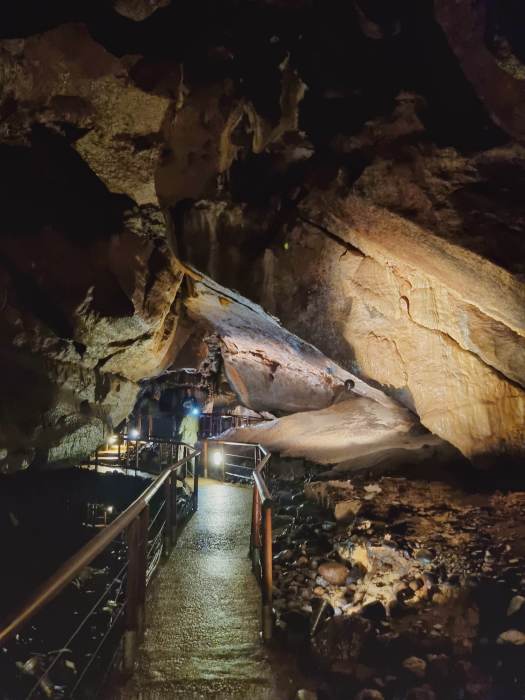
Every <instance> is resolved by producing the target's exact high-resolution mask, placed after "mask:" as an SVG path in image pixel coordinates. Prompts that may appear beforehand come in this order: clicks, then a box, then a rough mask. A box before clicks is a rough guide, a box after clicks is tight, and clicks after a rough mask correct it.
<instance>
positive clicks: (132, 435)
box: [129, 428, 140, 440]
mask: <svg viewBox="0 0 525 700" xmlns="http://www.w3.org/2000/svg"><path fill="white" fill-rule="evenodd" d="M139 435H140V433H139V431H138V430H137V428H131V430H130V431H129V436H130V438H132V439H133V440H135V439H136V438H138V436H139Z"/></svg>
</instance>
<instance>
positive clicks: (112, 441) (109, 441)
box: [108, 435, 117, 445]
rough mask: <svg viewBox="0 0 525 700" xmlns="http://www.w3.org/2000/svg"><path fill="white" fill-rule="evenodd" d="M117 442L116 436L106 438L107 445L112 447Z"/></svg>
mask: <svg viewBox="0 0 525 700" xmlns="http://www.w3.org/2000/svg"><path fill="white" fill-rule="evenodd" d="M116 442H117V436H116V435H110V436H109V437H108V444H109V445H114V444H115V443H116Z"/></svg>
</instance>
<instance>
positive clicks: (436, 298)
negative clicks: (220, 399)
mask: <svg viewBox="0 0 525 700" xmlns="http://www.w3.org/2000/svg"><path fill="white" fill-rule="evenodd" d="M0 12H1V16H0V19H1V20H2V21H1V26H2V35H3V37H4V38H3V39H2V41H1V42H0V76H1V78H0V110H1V115H2V121H1V125H0V150H1V156H2V157H1V158H0V167H1V168H2V182H4V183H5V184H4V186H3V188H2V190H1V200H2V212H3V217H2V221H1V222H0V280H1V283H0V305H1V308H2V316H1V319H0V323H1V326H2V327H1V332H2V346H1V354H2V358H3V368H4V369H3V373H2V375H3V391H2V402H1V421H0V423H1V431H2V435H1V444H0V449H1V450H2V452H1V453H0V459H2V460H3V461H2V463H1V464H2V470H3V471H6V470H12V469H16V468H20V467H22V466H26V465H27V464H30V463H38V462H39V461H42V462H45V461H49V462H55V461H60V460H61V459H63V458H64V457H72V458H74V457H75V456H77V455H79V456H80V455H82V454H86V453H87V452H89V450H90V449H92V448H93V447H94V446H95V445H96V444H98V442H100V441H101V440H102V439H103V436H104V434H105V433H106V432H107V431H108V430H110V429H111V426H112V425H117V424H118V423H119V422H120V421H121V420H122V419H123V418H124V417H125V416H126V415H127V414H128V413H129V411H130V410H131V408H132V406H133V404H134V401H135V397H136V395H137V391H138V384H137V382H139V380H142V379H145V378H148V377H153V376H157V375H159V374H160V373H162V372H163V371H164V370H165V369H167V368H169V367H171V366H172V365H173V362H174V361H175V358H176V356H177V354H178V352H179V351H180V350H181V348H183V347H184V345H185V343H186V341H187V340H188V335H189V334H191V333H192V332H193V330H194V329H193V323H194V322H195V323H197V324H200V323H201V322H202V318H197V317H198V316H199V314H198V313H197V312H196V310H195V308H193V311H192V309H191V305H192V303H193V302H192V298H193V297H192V295H191V294H189V293H188V291H187V289H186V286H185V285H184V284H183V283H182V280H183V276H184V267H183V266H181V265H180V262H179V261H183V262H191V263H192V264H193V265H194V266H195V267H196V268H197V269H198V270H201V271H202V272H205V273H207V274H209V275H210V276H211V277H212V278H213V279H215V280H217V281H218V282H219V283H221V284H223V285H224V286H225V287H227V288H230V289H232V288H233V289H239V291H240V292H241V293H242V294H244V295H245V296H247V297H249V298H251V299H253V300H254V301H256V302H259V303H261V304H262V306H263V307H264V308H265V309H266V310H267V311H269V312H270V313H274V314H276V315H277V316H279V317H280V318H281V319H282V321H283V323H284V325H285V326H286V327H287V328H288V329H289V330H290V331H292V332H293V333H296V334H297V335H298V336H300V337H301V338H304V339H305V340H306V341H307V342H311V343H313V344H314V345H316V346H317V347H318V348H320V350H321V351H322V352H323V353H324V354H325V355H326V356H327V357H329V358H330V361H329V362H328V364H329V363H330V362H332V361H333V362H335V363H338V364H339V365H340V366H341V368H342V369H341V370H337V371H338V372H344V371H345V370H346V371H351V372H352V373H354V374H357V375H359V376H360V377H362V378H363V379H365V380H367V381H368V382H369V383H372V384H373V385H375V386H376V387H377V388H378V389H384V390H385V391H386V392H387V393H389V394H390V395H391V396H392V397H394V398H395V399H398V400H400V401H401V402H402V403H403V404H405V406H407V407H408V408H410V409H411V410H412V411H414V412H415V413H417V414H418V415H419V417H420V418H421V421H422V423H423V424H424V425H425V426H427V427H428V428H429V429H430V430H431V431H432V432H434V433H436V434H437V435H439V436H441V437H442V438H444V439H446V440H448V441H450V442H451V443H452V444H454V445H456V446H457V447H459V448H460V450H461V451H462V452H463V453H464V454H466V455H468V456H469V457H472V458H476V459H478V460H480V461H481V462H483V460H484V459H491V460H493V459H494V456H496V457H497V456H498V455H504V456H506V457H511V456H513V455H514V456H515V455H518V456H519V454H520V453H522V450H523V445H524V423H525V419H524V414H525V393H524V389H523V386H524V376H523V368H524V365H525V359H524V358H525V354H524V347H523V342H524V341H523V336H524V334H525V324H524V318H523V316H524V312H523V309H524V308H525V307H524V304H523V301H524V286H523V281H524V277H523V275H524V265H525V248H524V240H525V239H524V237H523V227H524V221H525V210H524V205H523V198H522V192H523V186H524V184H525V152H524V150H523V146H522V145H521V144H522V141H523V133H524V126H523V125H524V123H525V118H524V115H523V100H522V93H523V85H524V84H525V80H524V78H525V69H524V68H523V63H522V61H523V60H524V58H525V57H524V56H523V54H522V49H521V47H522V46H523V43H522V39H523V37H522V36H521V35H520V27H521V28H523V27H524V26H525V23H524V22H523V21H521V22H520V20H523V9H522V8H521V7H520V5H519V4H518V3H515V2H510V1H507V2H501V3H478V5H477V6H476V8H472V7H471V4H470V3H469V2H467V1H466V0H461V2H460V3H452V2H450V1H449V0H435V2H434V3H432V2H427V1H425V2H421V3H418V4H417V6H415V5H414V4H413V3H407V2H405V1H404V0H396V1H395V2H386V0H385V1H384V2H381V1H379V0H375V1H371V0H359V2H357V1H356V2H354V3H347V2H342V1H340V0H337V1H336V0H333V1H331V2H322V3H320V2H314V0H289V1H286V0H255V1H254V2H248V3H246V2H239V1H238V0H228V1H225V2H223V3H206V2H195V1H194V2H181V3H169V2H168V1H167V0H163V1H161V2H158V1H157V2H153V1H146V0H115V2H114V3H112V2H100V3H93V2H79V3H75V6H74V7H71V4H70V3H66V2H64V1H61V0H53V2H51V3H47V4H46V6H45V7H43V6H42V4H41V3H36V2H31V1H30V0H24V1H23V2H19V3H17V5H16V7H7V6H4V7H3V8H2V9H1V10H0ZM454 13H459V15H454ZM455 16H457V17H460V18H461V24H463V25H465V26H466V27H470V28H471V31H465V32H458V31H457V28H456V25H454V22H453V21H452V19H453V18H454V17H455ZM190 276H191V275H190ZM220 296H221V294H220V293H218V295H215V296H214V299H215V301H214V304H216V303H217V301H216V300H217V299H218V298H220ZM185 302H187V304H186V305H187V307H188V308H189V317H187V315H186V314H187V312H186V311H184V310H183V309H182V306H183V304H184V303H185ZM219 305H220V302H219ZM223 306H224V305H223ZM223 310H224V309H223ZM192 313H193V314H194V316H193V317H192ZM212 315H213V314H212ZM230 320H231V319H230ZM215 321H216V322H218V320H217V318H215ZM264 323H266V321H265V322H264ZM264 323H263V325H264ZM233 327H235V328H237V330H238V327H237V326H235V324H234V326H233ZM228 328H229V331H228V330H225V329H224V327H223V334H224V336H225V337H228V333H229V332H230V331H231V328H232V326H228ZM230 337H231V336H230ZM243 337H244V341H245V342H246V338H249V334H248V335H246V333H245V334H244V336H243ZM231 342H234V341H231ZM250 342H251V341H250ZM225 348H226V350H227V344H225ZM238 357H239V356H238V355H237V356H236V358H235V360H234V362H233V363H232V364H235V363H236V362H237V360H238ZM323 362H324V360H323ZM314 364H315V363H314ZM261 367H262V374H261V375H260V376H259V375H258V378H257V381H256V382H255V385H254V387H253V395H259V396H260V395H262V394H264V393H265V392H266V389H267V388H268V384H267V383H268V381H269V376H270V375H271V374H272V367H271V362H270V365H268V363H267V362H263V363H262V365H261ZM316 372H317V375H316ZM292 374H293V373H292ZM241 375H242V373H241ZM291 376H292V375H290V377H291ZM312 376H313V377H314V378H315V376H320V375H319V370H318V369H317V370H314V371H313V375H312ZM341 376H343V374H341ZM261 377H263V379H260V378H261ZM290 377H289V378H288V379H287V381H291V379H290ZM230 378H231V380H232V382H233V383H235V382H236V381H237V379H238V378H237V379H236V378H234V376H233V373H232V374H231V377H230ZM252 379H253V377H252ZM325 379H326V378H325ZM241 380H242V376H241ZM259 380H260V381H261V382H262V383H261V384H259ZM314 383H315V382H314ZM242 384H243V381H237V385H238V390H239V392H240V393H241V394H242V388H241V385H242ZM328 385H330V381H328ZM277 386H278V385H277V384H275V385H273V386H272V390H274V387H277ZM286 386H287V384H286V382H285V383H284V384H283V386H282V387H281V390H280V393H279V391H278V390H277V389H275V391H276V392H277V393H276V394H275V396H276V397H277V398H276V400H275V402H274V407H275V405H277V404H279V402H280V401H282V398H283V397H284V394H285V393H286V391H287V389H286ZM288 386H289V385H288ZM319 386H320V384H319ZM305 387H306V389H305V391H306V396H303V397H302V398H301V399H300V401H298V403H297V404H294V405H293V406H292V405H286V402H284V403H283V404H282V408H283V409H286V410H298V409H299V408H303V409H308V408H322V406H323V405H324V402H329V401H330V400H331V398H330V397H331V393H330V391H328V392H327V391H326V388H325V389H323V390H322V391H321V394H317V393H316V392H314V394H315V396H313V395H312V394H311V393H308V392H310V390H311V383H309V382H307V383H306V385H305ZM246 391H247V393H248V394H249V393H250V387H248V389H247V390H245V393H246ZM323 391H324V392H325V396H324V398H322V399H320V398H319V397H320V396H322V395H323ZM366 391H371V389H370V388H369V389H367V390H366ZM266 393H267V392H266ZM378 395H379V396H381V397H384V394H383V393H382V391H378ZM279 396H280V397H281V398H279ZM21 397H22V398H23V401H21V400H20V398H21ZM384 400H386V399H384V398H381V399H380V401H384ZM248 403H249V401H248ZM280 405H281V404H279V406H280ZM394 405H395V404H394V402H392V406H394ZM393 410H394V409H393ZM395 410H400V411H401V410H402V409H400V408H398V407H396V409H395Z"/></svg>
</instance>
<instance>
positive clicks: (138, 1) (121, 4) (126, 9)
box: [113, 0, 170, 22]
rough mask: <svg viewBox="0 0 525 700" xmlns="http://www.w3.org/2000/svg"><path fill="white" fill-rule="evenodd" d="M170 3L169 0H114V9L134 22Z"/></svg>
mask: <svg viewBox="0 0 525 700" xmlns="http://www.w3.org/2000/svg"><path fill="white" fill-rule="evenodd" d="M169 4H170V0H114V2H113V7H114V8H115V10H116V11H117V12H118V13H119V14H121V15H123V16H124V17H129V19H132V20H134V21H135V22H141V21H142V20H143V19H146V18H147V17H149V16H150V15H152V14H153V13H154V12H155V11H156V10H158V9H159V8H161V7H166V6H167V5H169Z"/></svg>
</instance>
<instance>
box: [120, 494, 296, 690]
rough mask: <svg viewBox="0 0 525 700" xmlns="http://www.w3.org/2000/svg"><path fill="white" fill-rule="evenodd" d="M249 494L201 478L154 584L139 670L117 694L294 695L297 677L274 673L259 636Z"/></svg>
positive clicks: (258, 593) (257, 588) (258, 610)
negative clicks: (190, 511)
mask: <svg viewBox="0 0 525 700" xmlns="http://www.w3.org/2000/svg"><path fill="white" fill-rule="evenodd" d="M251 498H252V497H251V490H250V489H247V488H243V487H240V486H234V485H231V484H223V483H219V482H214V481H209V480H202V481H201V483H200V488H199V510H198V511H197V513H196V514H195V515H194V516H193V518H192V519H191V520H190V522H189V523H188V525H187V527H186V529H185V530H184V532H183V533H182V535H181V536H180V538H179V541H178V543H177V546H176V548H175V549H174V550H173V552H172V554H171V557H170V559H169V561H168V562H167V563H166V564H165V565H164V566H163V567H162V568H161V569H160V571H159V572H158V574H157V580H156V581H155V583H154V584H153V586H154V588H153V590H152V592H151V593H152V595H150V598H149V601H148V628H147V631H146V637H145V641H144V643H143V645H142V648H141V649H140V652H139V659H138V668H137V671H136V672H135V674H134V676H133V677H132V678H131V679H130V680H129V681H128V682H127V684H126V685H125V686H124V687H123V688H121V689H120V690H118V691H114V692H113V693H112V695H111V697H112V698H121V699H122V700H124V699H125V700H131V699H133V700H139V699H140V700H153V698H155V700H161V699H162V700H163V699H164V698H185V699H187V700H192V699H193V698H217V699H223V698H224V699H226V698H228V699H230V698H231V699H237V698H238V699H239V700H240V699H241V698H242V699H243V700H246V699H249V700H267V699H268V700H269V699H270V698H271V699H272V700H274V699H279V700H280V699H281V698H288V697H289V696H290V683H291V680H290V679H288V678H286V674H284V677H283V675H282V674H281V673H280V674H279V678H277V677H276V673H275V671H276V669H275V668H272V664H271V663H270V659H269V656H268V654H267V652H266V650H265V649H264V647H263V646H262V644H261V642H260V638H259V629H260V609H259V604H260V591H259V587H258V585H257V582H256V580H255V578H254V576H253V574H252V572H251V568H250V561H249V559H248V556H247V553H248V545H249V538H250V513H251ZM283 686H284V687H283Z"/></svg>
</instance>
